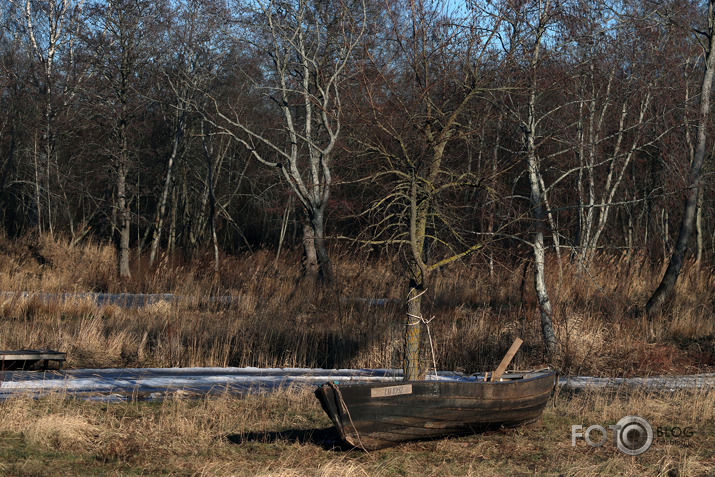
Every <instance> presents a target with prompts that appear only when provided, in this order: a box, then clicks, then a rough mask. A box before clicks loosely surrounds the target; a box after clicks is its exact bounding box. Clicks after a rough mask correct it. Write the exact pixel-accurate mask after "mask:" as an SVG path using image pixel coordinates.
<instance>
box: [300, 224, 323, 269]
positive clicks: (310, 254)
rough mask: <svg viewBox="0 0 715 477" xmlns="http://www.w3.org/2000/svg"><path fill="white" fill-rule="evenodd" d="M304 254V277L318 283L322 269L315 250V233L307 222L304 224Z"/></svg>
mask: <svg viewBox="0 0 715 477" xmlns="http://www.w3.org/2000/svg"><path fill="white" fill-rule="evenodd" d="M303 252H304V254H305V255H304V256H303V276H304V277H305V278H306V279H308V281H310V282H311V283H317V282H318V277H319V270H320V268H319V266H318V254H317V253H316V250H315V231H314V230H313V227H312V226H311V225H310V224H309V223H307V222H304V223H303Z"/></svg>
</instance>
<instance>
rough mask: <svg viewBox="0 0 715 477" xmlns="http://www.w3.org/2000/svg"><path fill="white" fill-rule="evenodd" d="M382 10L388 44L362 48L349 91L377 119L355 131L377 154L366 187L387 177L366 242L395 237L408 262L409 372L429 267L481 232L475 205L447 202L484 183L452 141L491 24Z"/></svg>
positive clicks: (476, 85) (438, 8)
mask: <svg viewBox="0 0 715 477" xmlns="http://www.w3.org/2000/svg"><path fill="white" fill-rule="evenodd" d="M384 11H385V15H386V17H387V21H386V26H385V30H386V31H385V33H384V35H389V36H388V38H389V39H390V46H389V47H383V48H376V49H374V50H373V49H369V48H366V52H365V61H364V65H363V70H362V72H361V81H362V84H363V87H362V89H358V90H357V91H356V93H355V94H356V95H357V97H356V98H354V103H355V107H356V108H357V109H362V113H361V116H360V117H359V119H358V121H360V122H361V123H365V124H371V125H373V126H372V128H371V129H372V130H371V131H369V132H363V133H362V135H361V137H359V138H355V140H356V141H358V142H359V143H361V145H362V148H363V149H364V151H365V154H367V155H368V156H372V157H375V158H376V161H377V163H376V165H375V170H374V171H373V172H372V174H371V187H373V184H381V185H382V186H383V187H384V195H383V196H380V197H378V198H377V199H376V200H375V202H374V203H373V204H372V206H371V207H370V209H369V211H368V213H369V214H371V215H373V216H375V217H377V219H376V220H375V223H374V225H373V227H372V230H373V237H372V238H371V239H369V240H368V243H370V244H372V245H376V244H387V245H397V246H398V247H399V248H400V249H401V250H402V253H403V257H404V261H405V265H406V276H405V278H406V279H407V280H406V282H407V285H408V292H407V318H406V320H405V333H404V357H403V371H404V378H405V380H415V379H418V377H419V376H420V374H421V372H420V360H419V358H420V341H421V336H422V327H423V322H424V319H423V309H422V300H423V296H424V293H425V292H426V291H427V288H428V284H429V280H430V275H431V274H432V272H434V271H435V270H437V269H439V268H440V267H443V266H446V265H448V264H450V263H453V262H455V261H457V260H459V259H461V258H463V257H465V256H467V255H468V254H471V253H475V252H477V251H478V250H480V249H481V248H482V247H483V246H484V242H485V241H484V240H482V237H480V236H477V237H478V239H476V240H475V235H476V234H474V231H473V230H468V229H469V228H470V226H473V225H474V223H475V222H477V221H470V219H471V217H469V214H467V213H466V210H470V211H474V210H475V207H474V206H471V207H469V209H466V208H464V207H460V206H459V205H457V204H456V203H455V202H453V199H454V197H457V196H458V197H463V196H464V191H465V190H473V189H476V188H479V187H481V182H482V181H481V180H480V179H481V178H479V177H477V176H476V175H475V174H474V173H473V172H472V171H470V170H469V164H468V162H467V161H464V160H459V159H457V158H456V157H454V156H455V154H454V150H452V149H451V148H454V147H455V145H456V144H459V143H460V142H462V143H463V141H464V139H465V138H466V137H467V136H468V135H471V134H474V130H473V129H470V128H468V127H465V124H466V123H468V120H467V118H468V116H469V114H470V113H471V112H472V109H470V108H471V107H472V106H474V105H476V104H477V103H478V102H479V101H482V104H484V93H485V89H487V88H488V87H489V85H488V80H487V79H486V78H488V77H489V67H485V66H484V64H485V63H488V62H489V61H490V60H491V58H490V57H489V56H490V55H489V52H490V47H491V41H492V40H493V39H494V36H493V34H494V32H495V26H494V25H493V24H490V23H489V21H487V22H486V23H484V24H481V23H479V22H480V21H481V19H478V18H476V17H471V16H463V17H460V16H451V15H450V14H449V12H448V11H447V10H446V9H445V8H444V5H440V4H439V2H431V1H429V0H424V1H422V0H409V1H405V2H404V3H395V2H385V3H384ZM497 22H498V20H497ZM492 66H493V65H492ZM480 119H481V118H480ZM458 157H460V158H461V156H458ZM457 192H459V193H457Z"/></svg>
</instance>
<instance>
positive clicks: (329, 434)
mask: <svg viewBox="0 0 715 477" xmlns="http://www.w3.org/2000/svg"><path fill="white" fill-rule="evenodd" d="M226 439H228V441H229V442H231V443H233V444H246V443H249V442H258V443H261V444H274V443H276V442H286V443H289V444H296V443H297V444H314V445H316V446H319V447H322V448H323V449H325V450H337V451H349V450H352V449H353V447H352V446H349V445H346V444H345V443H344V442H343V441H342V440H341V439H340V435H339V434H338V431H337V429H335V427H334V426H331V427H326V428H323V429H288V430H285V431H258V432H246V433H242V434H230V435H228V436H226Z"/></svg>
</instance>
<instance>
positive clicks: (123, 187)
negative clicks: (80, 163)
mask: <svg viewBox="0 0 715 477" xmlns="http://www.w3.org/2000/svg"><path fill="white" fill-rule="evenodd" d="M125 156H126V150H125V151H123V152H122V153H121V157H120V159H119V168H118V171H117V209H118V211H117V212H118V216H119V252H118V257H117V259H118V271H119V276H120V277H121V278H129V277H131V275H132V274H131V271H130V270H129V226H130V217H129V207H128V201H127V169H128V166H127V158H126V157H125Z"/></svg>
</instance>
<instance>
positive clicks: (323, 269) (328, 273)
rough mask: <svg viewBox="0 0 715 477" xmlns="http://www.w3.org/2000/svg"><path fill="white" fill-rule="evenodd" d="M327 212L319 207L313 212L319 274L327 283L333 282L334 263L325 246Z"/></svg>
mask: <svg viewBox="0 0 715 477" xmlns="http://www.w3.org/2000/svg"><path fill="white" fill-rule="evenodd" d="M324 224H325V214H324V212H323V209H322V208H318V209H316V210H315V212H314V213H313V220H312V226H313V232H314V237H315V251H316V254H317V258H318V267H319V276H320V279H321V280H322V282H323V283H324V284H325V285H331V284H332V283H333V265H332V263H330V256H329V255H328V250H327V249H326V247H325V233H324Z"/></svg>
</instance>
